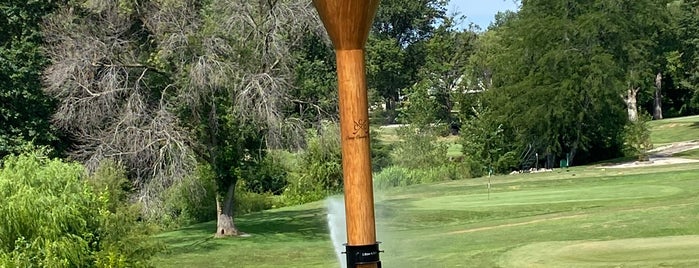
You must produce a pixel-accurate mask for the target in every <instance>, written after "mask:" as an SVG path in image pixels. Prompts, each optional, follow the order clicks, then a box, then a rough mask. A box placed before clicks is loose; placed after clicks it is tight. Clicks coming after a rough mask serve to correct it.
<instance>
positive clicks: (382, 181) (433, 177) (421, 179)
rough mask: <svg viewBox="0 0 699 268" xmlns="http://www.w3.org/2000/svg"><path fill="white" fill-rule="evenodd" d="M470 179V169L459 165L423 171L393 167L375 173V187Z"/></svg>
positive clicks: (454, 164)
mask: <svg viewBox="0 0 699 268" xmlns="http://www.w3.org/2000/svg"><path fill="white" fill-rule="evenodd" d="M470 177H471V174H470V170H469V167H468V166H465V165H462V164H457V163H450V164H444V165H440V166H436V167H429V168H422V169H409V168H405V167H400V166H392V167H387V168H385V169H383V170H381V172H378V173H374V187H376V188H377V189H387V188H392V187H402V186H410V185H415V184H424V183H435V182H443V181H451V180H460V179H465V178H470Z"/></svg>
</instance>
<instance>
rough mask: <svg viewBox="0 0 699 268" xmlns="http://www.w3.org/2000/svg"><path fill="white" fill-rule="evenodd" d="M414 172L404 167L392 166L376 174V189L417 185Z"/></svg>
mask: <svg viewBox="0 0 699 268" xmlns="http://www.w3.org/2000/svg"><path fill="white" fill-rule="evenodd" d="M415 180H416V178H414V174H413V172H411V171H410V170H409V169H407V168H404V167H398V166H392V167H387V168H384V169H383V170H381V172H378V173H375V174H374V187H375V188H378V189H386V188H391V187H398V186H408V185H412V184H415V183H416V182H415Z"/></svg>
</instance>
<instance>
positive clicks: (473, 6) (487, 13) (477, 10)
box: [449, 0, 517, 29]
mask: <svg viewBox="0 0 699 268" xmlns="http://www.w3.org/2000/svg"><path fill="white" fill-rule="evenodd" d="M516 9H517V4H516V3H515V1H513V0H451V1H450V3H449V13H452V12H454V11H458V12H459V13H461V15H466V21H465V22H464V23H463V24H464V25H461V27H463V28H466V27H468V24H469V23H470V22H473V23H475V24H478V25H479V26H480V27H481V29H486V28H488V25H490V23H491V22H492V21H493V20H494V18H495V14H496V13H498V11H505V10H513V11H514V10H516Z"/></svg>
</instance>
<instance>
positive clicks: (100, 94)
mask: <svg viewBox="0 0 699 268" xmlns="http://www.w3.org/2000/svg"><path fill="white" fill-rule="evenodd" d="M133 8H134V10H131V11H125V10H123V9H124V8H123V7H120V6H119V4H118V1H109V0H92V1H85V3H84V5H82V6H70V5H68V6H64V7H63V8H61V9H60V10H59V11H58V12H57V13H56V14H54V15H52V16H51V17H49V18H48V19H47V20H46V22H45V25H44V33H45V35H46V41H47V46H46V52H47V54H48V56H49V57H50V59H51V61H52V64H51V65H50V66H49V67H48V69H47V70H46V71H45V76H44V77H45V84H46V89H45V90H46V92H47V93H48V94H49V95H51V96H53V97H55V98H56V99H57V100H58V101H59V102H60V104H59V108H58V111H57V113H56V114H55V115H54V124H55V125H56V126H58V127H60V128H61V129H63V130H65V131H66V132H68V133H70V134H71V135H73V136H74V137H75V140H77V141H78V144H77V146H76V147H75V148H73V150H72V151H71V152H70V155H71V157H72V158H74V159H76V160H79V161H82V162H83V163H85V165H86V167H87V168H88V170H89V171H94V170H95V169H96V168H97V165H98V164H99V163H100V162H101V161H102V160H103V159H106V158H113V159H116V160H118V161H119V162H121V163H124V164H125V165H126V168H127V169H128V170H129V172H130V174H131V176H130V177H132V178H133V184H134V186H135V187H136V189H139V190H140V194H139V199H140V200H142V201H143V202H145V203H146V206H145V207H146V208H154V207H157V203H158V202H159V200H158V198H157V197H158V194H157V193H161V192H162V190H163V189H165V188H167V187H168V186H170V185H172V184H173V183H174V182H176V181H178V180H180V179H182V178H183V177H184V176H187V175H188V174H189V173H190V172H191V171H192V170H194V167H195V165H196V161H195V159H194V157H193V154H192V152H191V149H190V144H191V143H192V141H191V139H190V138H189V136H188V135H187V133H186V131H184V129H182V128H181V127H180V123H179V119H178V118H177V116H176V115H175V114H173V113H172V112H171V109H170V108H171V107H170V106H171V103H170V102H169V100H168V98H169V96H170V95H172V94H173V93H174V92H175V85H174V83H173V81H171V78H170V76H169V74H167V73H164V72H163V71H161V70H159V69H158V68H157V67H156V66H154V65H153V64H149V63H148V61H147V60H144V57H147V53H148V52H149V51H147V49H144V47H146V46H148V45H149V42H152V41H153V40H151V39H149V36H148V35H149V34H148V31H149V29H147V28H146V27H145V25H143V23H142V20H141V19H142V17H143V16H145V15H146V14H143V13H141V12H142V10H141V9H142V7H141V6H135V7H133ZM163 81H165V82H163ZM150 203H153V205H156V206H152V205H151V204H150ZM146 212H147V213H146V215H149V214H152V213H148V212H149V211H146ZM152 212H153V213H155V212H154V211H152Z"/></svg>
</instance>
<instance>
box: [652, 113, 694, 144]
mask: <svg viewBox="0 0 699 268" xmlns="http://www.w3.org/2000/svg"><path fill="white" fill-rule="evenodd" d="M648 124H649V125H650V129H651V140H652V141H653V144H667V143H672V142H679V141H692V140H698V139H699V116H688V117H680V118H672V119H664V120H658V121H651V122H649V123H648Z"/></svg>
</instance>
